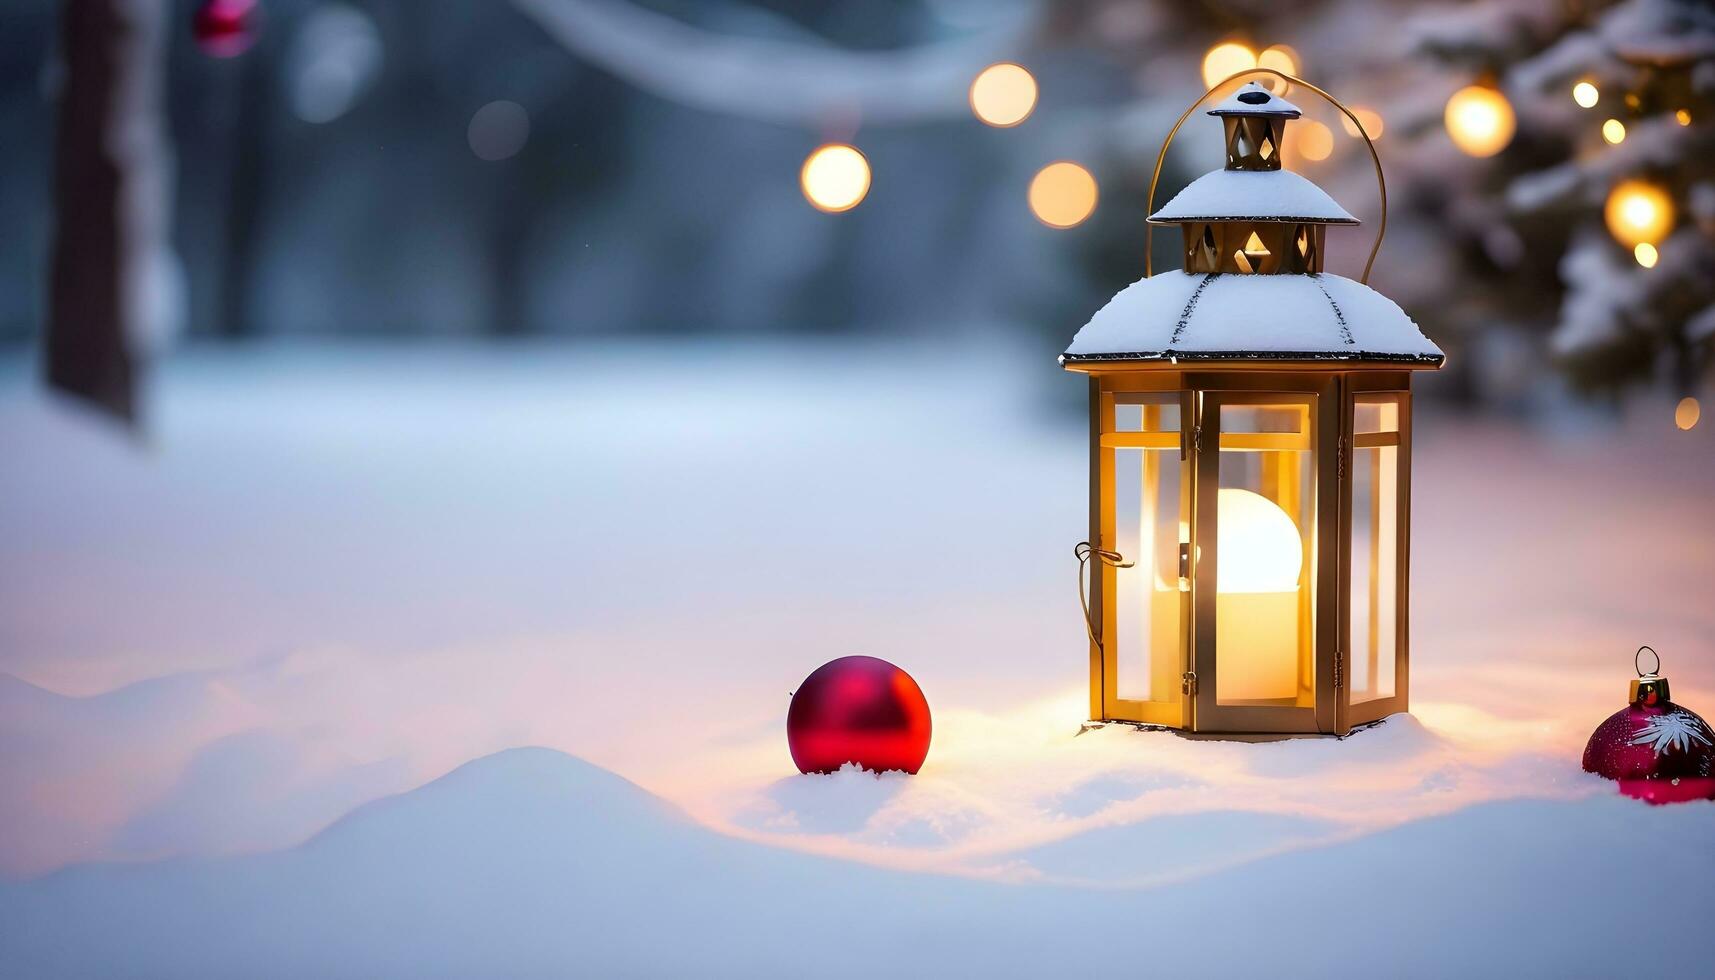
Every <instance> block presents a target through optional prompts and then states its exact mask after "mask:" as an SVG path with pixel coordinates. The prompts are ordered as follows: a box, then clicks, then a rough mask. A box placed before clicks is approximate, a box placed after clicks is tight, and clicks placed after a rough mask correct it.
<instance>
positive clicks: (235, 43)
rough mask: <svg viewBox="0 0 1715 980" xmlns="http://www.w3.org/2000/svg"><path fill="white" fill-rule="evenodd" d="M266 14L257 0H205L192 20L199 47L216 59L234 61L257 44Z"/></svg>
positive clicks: (193, 33) (192, 31) (193, 31)
mask: <svg viewBox="0 0 1715 980" xmlns="http://www.w3.org/2000/svg"><path fill="white" fill-rule="evenodd" d="M261 27H262V11H261V8H260V7H259V6H258V5H257V2H256V0H203V4H202V6H200V7H198V8H197V12H196V16H195V17H194V18H193V19H192V20H191V34H192V36H193V37H195V38H196V42H197V47H199V48H202V50H203V53H204V54H206V55H209V56H210V57H213V58H232V57H236V56H238V55H241V54H243V53H244V52H245V51H247V50H249V48H250V45H252V44H254V43H256V35H257V33H258V32H259V31H260V30H261Z"/></svg>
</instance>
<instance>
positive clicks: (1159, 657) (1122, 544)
mask: <svg viewBox="0 0 1715 980" xmlns="http://www.w3.org/2000/svg"><path fill="white" fill-rule="evenodd" d="M1189 404H1190V399H1189V395H1188V394H1187V393H1185V392H1182V391H1131V392H1126V391H1117V392H1102V393H1101V394H1100V395H1099V400H1098V419H1097V421H1098V423H1099V424H1098V431H1097V438H1098V441H1099V446H1098V450H1097V460H1098V466H1099V469H1100V471H1099V473H1098V474H1097V476H1098V480H1099V483H1098V486H1099V487H1100V491H1101V501H1100V504H1099V507H1098V510H1097V513H1098V514H1099V519H1100V524H1101V526H1100V528H1099V529H1097V530H1098V536H1097V538H1096V540H1100V541H1101V542H1102V547H1103V548H1105V549H1108V550H1109V551H1111V552H1116V553H1118V554H1119V555H1120V556H1121V557H1122V561H1121V562H1120V563H1119V564H1118V565H1117V566H1116V565H1113V564H1107V563H1103V564H1102V566H1101V570H1102V574H1101V576H1100V582H1101V589H1100V601H1099V607H1100V608H1099V611H1098V612H1097V615H1099V616H1100V619H1101V632H1100V636H1101V637H1102V640H1103V642H1102V643H1101V644H1100V645H1099V646H1098V647H1096V648H1095V649H1094V650H1092V653H1093V654H1094V655H1095V656H1096V657H1097V658H1098V659H1099V664H1098V666H1099V672H1093V674H1092V678H1091V679H1092V682H1093V684H1092V688H1093V690H1092V692H1091V694H1092V701H1099V702H1100V704H1099V707H1100V717H1103V718H1109V719H1116V720H1124V721H1136V722H1143V723H1146V724H1154V725H1171V726H1173V727H1185V726H1186V724H1187V722H1188V715H1187V706H1186V699H1185V696H1184V693H1183V690H1182V686H1183V684H1184V681H1183V677H1184V673H1185V670H1186V666H1187V663H1186V658H1187V655H1188V651H1187V649H1186V639H1185V634H1186V624H1187V623H1188V622H1189V621H1190V579H1189V578H1188V576H1189V574H1190V568H1189V555H1190V544H1189V542H1190V520H1191V497H1190V495H1191V483H1190V461H1189V453H1188V448H1187V441H1188V440H1187V433H1186V432H1185V431H1184V428H1185V427H1184V426H1183V425H1182V421H1183V420H1185V419H1188V418H1190V412H1189ZM1093 707H1094V705H1093Z"/></svg>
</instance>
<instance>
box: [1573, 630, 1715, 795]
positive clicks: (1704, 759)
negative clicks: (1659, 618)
mask: <svg viewBox="0 0 1715 980" xmlns="http://www.w3.org/2000/svg"><path fill="white" fill-rule="evenodd" d="M1645 650H1648V651H1649V653H1650V655H1651V656H1654V655H1655V651H1654V650H1651V649H1650V648H1649V647H1642V648H1640V649H1639V650H1638V657H1639V658H1641V657H1642V656H1643V653H1644V651H1645ZM1634 662H1635V661H1634ZM1660 669H1661V660H1660V658H1657V659H1656V662H1655V670H1656V671H1659V670H1660ZM1631 702H1632V703H1631V704H1628V705H1626V706H1625V707H1624V708H1621V709H1620V710H1619V711H1616V712H1614V713H1613V714H1612V715H1610V716H1608V720H1607V721H1604V722H1602V724H1600V725H1598V726H1596V731H1595V733H1594V734H1592V735H1591V736H1590V742H1589V744H1588V745H1586V746H1585V747H1584V768H1585V770H1586V771H1588V772H1593V773H1595V774H1596V775H1598V776H1605V777H1607V778H1608V779H1613V780H1616V781H1618V782H1619V784H1620V792H1622V793H1624V794H1626V795H1627V796H1630V797H1634V798H1636V799H1640V800H1647V801H1648V802H1650V803H1682V802H1685V801H1686V800H1708V799H1715V732H1712V731H1710V729H1709V723H1708V722H1705V721H1704V720H1703V719H1702V718H1700V717H1698V715H1697V714H1696V712H1693V711H1688V710H1686V709H1685V708H1682V707H1680V706H1679V705H1677V704H1674V703H1673V702H1672V701H1670V700H1668V688H1667V678H1666V677H1663V676H1661V675H1660V674H1658V673H1656V672H1655V671H1651V672H1649V673H1645V672H1644V671H1643V669H1642V667H1639V669H1638V678H1637V680H1634V681H1632V689H1631Z"/></svg>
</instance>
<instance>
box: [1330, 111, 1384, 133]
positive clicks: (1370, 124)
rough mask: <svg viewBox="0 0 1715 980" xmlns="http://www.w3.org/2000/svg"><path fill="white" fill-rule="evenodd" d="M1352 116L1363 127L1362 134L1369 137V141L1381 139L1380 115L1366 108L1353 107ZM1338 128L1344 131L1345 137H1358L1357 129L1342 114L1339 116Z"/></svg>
mask: <svg viewBox="0 0 1715 980" xmlns="http://www.w3.org/2000/svg"><path fill="white" fill-rule="evenodd" d="M1352 115H1354V116H1357V117H1358V122H1359V123H1361V124H1362V125H1363V127H1364V132H1365V133H1367V134H1368V135H1369V137H1370V139H1373V140H1379V139H1381V138H1382V114H1381V113H1379V112H1377V111H1375V110H1374V109H1371V108H1370V107H1368V106H1361V105H1355V106H1353V107H1352ZM1340 126H1341V127H1342V128H1344V129H1345V130H1346V135H1347V136H1356V135H1358V127H1357V126H1354V125H1352V121H1351V120H1350V119H1347V118H1346V116H1345V114H1344V113H1342V114H1341V115H1340Z"/></svg>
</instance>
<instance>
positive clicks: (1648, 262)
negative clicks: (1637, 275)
mask: <svg viewBox="0 0 1715 980" xmlns="http://www.w3.org/2000/svg"><path fill="white" fill-rule="evenodd" d="M1632 258H1635V259H1637V260H1638V265H1641V266H1643V267H1644V268H1646V269H1653V268H1655V264H1656V261H1657V260H1658V259H1660V258H1661V254H1660V253H1659V252H1657V251H1656V250H1655V246H1654V245H1651V244H1650V243H1649V242H1639V243H1637V245H1635V246H1633V248H1632Z"/></svg>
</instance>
